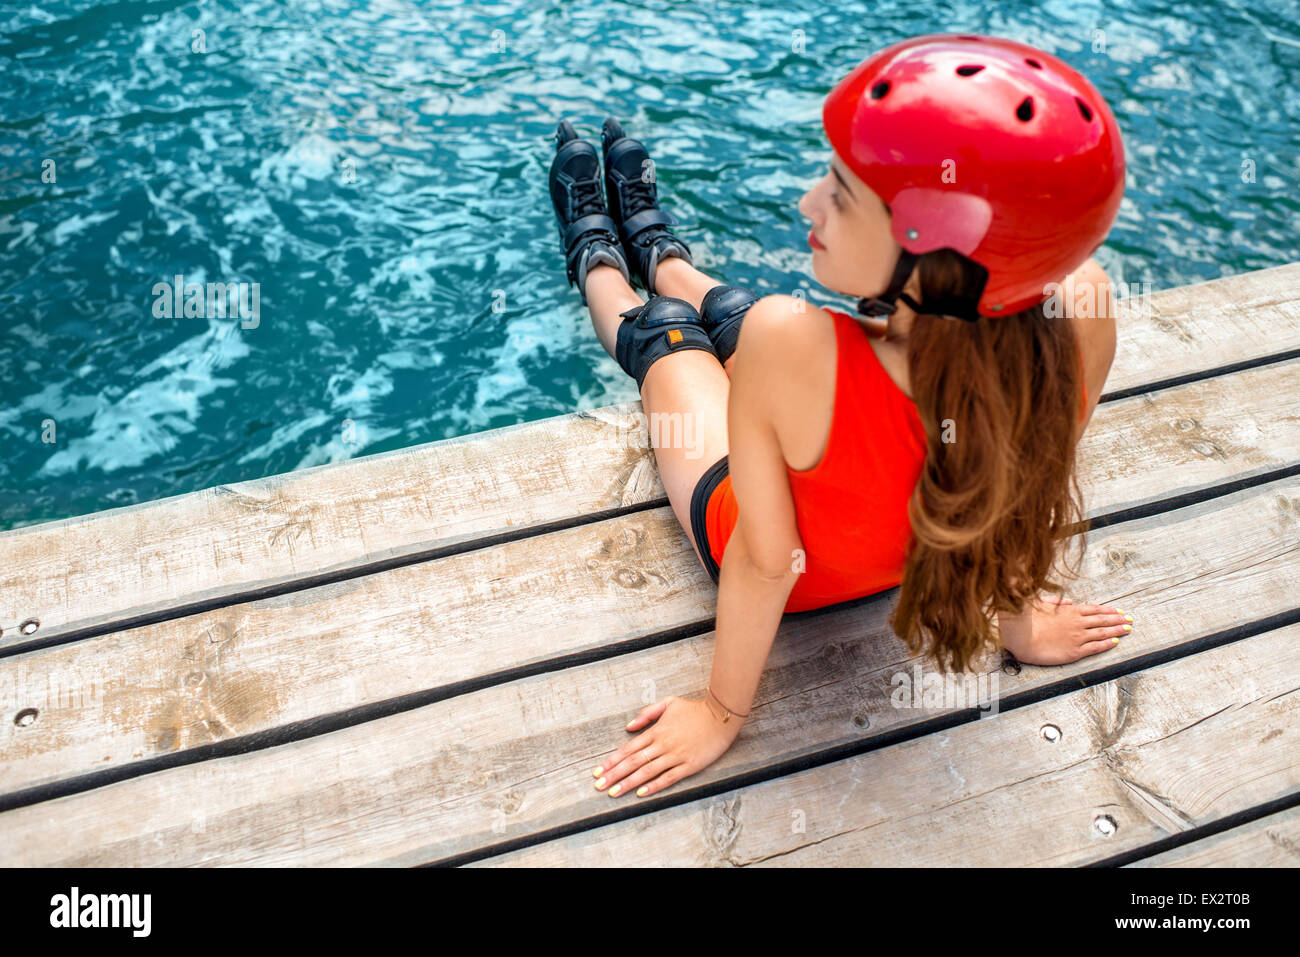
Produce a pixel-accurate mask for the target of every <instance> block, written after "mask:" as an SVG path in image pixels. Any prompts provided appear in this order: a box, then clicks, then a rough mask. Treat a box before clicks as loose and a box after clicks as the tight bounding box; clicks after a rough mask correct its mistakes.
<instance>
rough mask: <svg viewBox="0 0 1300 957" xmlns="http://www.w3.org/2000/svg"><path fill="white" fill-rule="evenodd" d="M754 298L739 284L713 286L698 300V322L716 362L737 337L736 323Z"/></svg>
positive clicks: (726, 356) (733, 346) (732, 348)
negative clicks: (711, 348)
mask: <svg viewBox="0 0 1300 957" xmlns="http://www.w3.org/2000/svg"><path fill="white" fill-rule="evenodd" d="M757 301H758V298H757V297H756V296H755V295H754V294H753V293H752V292H750V291H749V290H748V289H742V288H741V287H740V286H714V287H713V288H712V289H710V290H709V291H708V292H706V293H705V294H704V299H703V300H701V301H700V324H701V325H702V326H704V329H705V331H706V332H708V334H709V341H710V342H712V343H713V351H714V353H715V354H716V355H717V357H718V361H719V362H726V361H727V360H728V359H729V358H731V354H732V353H733V352H735V351H736V343H737V342H738V341H739V340H740V323H741V321H742V320H743V319H744V318H745V313H747V312H749V307H750V306H752V305H753V304H754V303H756V302H757Z"/></svg>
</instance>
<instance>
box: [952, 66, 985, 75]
mask: <svg viewBox="0 0 1300 957" xmlns="http://www.w3.org/2000/svg"><path fill="white" fill-rule="evenodd" d="M982 69H984V67H982V66H959V67H957V75H958V76H974V75H975V74H976V73H978V72H979V71H980V70H982Z"/></svg>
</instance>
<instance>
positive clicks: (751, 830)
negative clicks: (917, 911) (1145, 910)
mask: <svg viewBox="0 0 1300 957" xmlns="http://www.w3.org/2000/svg"><path fill="white" fill-rule="evenodd" d="M1243 676H1249V678H1248V679H1247V680H1243ZM1298 677H1300V625H1290V626H1287V627H1285V628H1280V629H1275V630H1273V631H1267V632H1264V633H1263V634H1259V635H1255V636H1253V637H1250V638H1245V639H1242V640H1240V641H1236V642H1232V643H1229V644H1226V645H1222V646H1220V647H1217V648H1213V649H1211V650H1208V651H1204V652H1201V653H1199V654H1194V655H1190V656H1188V657H1185V658H1180V659H1178V660H1176V661H1172V662H1169V663H1166V664H1163V665H1160V666H1158V667H1153V668H1149V669H1147V670H1145V671H1140V672H1135V673H1133V674H1129V675H1125V676H1123V677H1120V678H1116V679H1114V680H1111V681H1107V682H1104V683H1102V684H1099V685H1095V686H1093V687H1090V688H1085V689H1082V690H1080V691H1075V692H1073V693H1070V694H1066V695H1062V696H1060V697H1056V698H1051V699H1049V700H1047V701H1043V702H1040V703H1038V704H1033V705H1028V706H1025V707H1022V708H1018V709H1015V710H1013V711H1010V712H1004V713H1002V714H999V715H998V716H997V717H996V719H993V720H981V721H973V722H970V723H967V724H964V725H961V726H959V727H956V728H952V729H951V730H949V731H946V732H943V733H937V734H931V735H928V736H926V737H923V738H919V739H916V740H913V741H907V742H903V743H901V744H897V745H894V746H891V747H886V748H882V749H881V750H879V751H874V752H871V753H869V754H863V755H858V756H856V757H853V758H850V759H847V760H844V761H837V762H835V763H833V764H829V765H824V766H822V767H818V768H814V769H812V770H809V771H805V772H802V773H798V774H792V775H789V776H787V777H783V778H779V779H776V780H772V781H765V782H763V783H761V784H756V785H753V786H751V787H747V788H744V789H743V790H737V791H729V792H725V793H722V794H719V795H717V796H715V797H712V798H707V799H704V800H700V801H692V802H690V803H688V804H681V805H677V806H675V807H670V808H665V809H663V810H662V811H659V812H658V813H656V814H653V815H651V816H648V817H645V818H633V819H631V820H626V821H620V822H618V823H616V824H611V825H607V826H605V827H602V828H599V829H597V830H593V831H588V832H584V833H582V834H577V835H572V836H569V837H565V838H562V839H560V840H555V841H550V842H547V843H545V844H540V845H534V846H532V847H528V848H525V849H522V850H519V851H516V852H513V853H509V854H505V855H501V856H499V857H496V858H490V859H488V860H485V861H479V862H477V864H478V865H479V866H506V865H508V866H526V867H546V866H561V865H562V866H582V867H621V868H627V867H645V866H653V865H655V864H661V863H663V862H665V861H671V862H674V863H678V864H683V865H705V866H735V867H745V866H763V867H853V866H890V867H1061V866H1067V867H1073V866H1080V865H1083V864H1090V863H1096V862H1100V861H1105V860H1107V859H1109V858H1111V857H1114V856H1116V855H1119V854H1122V853H1126V852H1132V851H1133V850H1135V849H1140V848H1142V847H1143V846H1145V845H1148V844H1150V843H1152V842H1154V841H1157V840H1160V839H1162V838H1164V837H1166V836H1168V835H1170V834H1176V833H1181V832H1184V831H1187V830H1190V829H1192V828H1195V827H1201V826H1204V825H1206V824H1209V823H1212V822H1214V821H1216V820H1220V819H1222V818H1224V817H1226V816H1227V815H1229V814H1235V813H1240V812H1243V811H1247V810H1248V809H1250V808H1252V807H1256V806H1259V805H1261V804H1264V803H1266V802H1269V801H1273V800H1278V799H1280V798H1285V797H1287V796H1289V795H1294V794H1300V695H1298V694H1296V692H1297V691H1300V688H1297V686H1296V681H1297V678H1298ZM1047 728H1050V729H1054V730H1055V732H1056V735H1057V736H1056V739H1055V740H1054V741H1049V740H1047V739H1046V738H1045V737H1044V734H1043V729H1047ZM792 822H793V826H792Z"/></svg>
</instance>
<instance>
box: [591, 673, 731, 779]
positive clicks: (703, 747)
mask: <svg viewBox="0 0 1300 957" xmlns="http://www.w3.org/2000/svg"><path fill="white" fill-rule="evenodd" d="M651 721H653V722H654V724H653V725H652V726H650V727H648V728H646V730H645V731H642V732H641V733H640V734H638V735H637V736H636V737H635V738H633V739H632V740H631V741H629V742H627V743H626V744H624V745H623V746H622V747H621V748H619V749H618V750H617V751H615V752H614V754H613V756H611V757H609V758H607V759H606V760H604V761H602V762H601V763H600V765H599V766H598V767H597V768H596V770H595V771H594V772H592V773H593V776H594V777H596V778H598V779H599V780H597V781H596V789H597V790H602V789H604V788H605V787H607V786H609V790H608V791H607V792H606V793H607V794H609V796H610V797H618V796H619V795H620V794H626V793H627V792H628V791H632V790H635V789H637V788H639V787H640V786H641V785H642V784H645V791H644V792H642V793H640V794H639V795H638V796H639V797H646V796H647V795H650V794H654V793H656V792H658V791H662V790H663V789H664V788H666V787H669V786H671V785H673V784H676V783H677V782H678V781H680V780H681V779H682V778H685V777H689V776H690V775H692V774H694V773H695V772H696V771H700V770H703V769H704V768H707V767H708V766H709V765H710V764H712V763H713V762H714V761H716V760H717V759H718V758H720V757H721V756H722V755H723V754H725V753H726V750H727V749H728V748H729V747H731V742H733V741H734V740H736V735H738V734H739V733H740V727H741V725H742V724H744V721H743V720H741V719H738V718H732V719H731V720H730V721H727V722H725V723H724V722H722V721H720V720H719V719H718V717H717V716H716V715H715V714H714V713H713V712H712V711H711V710H709V706H708V704H706V703H705V702H704V701H695V700H693V699H690V698H678V697H677V696H675V695H670V696H669V697H667V698H664V699H663V700H662V701H659V702H656V703H655V704H652V705H649V706H648V707H646V708H645V709H644V710H643V711H642V712H641V713H640V714H638V715H637V716H636V717H635V718H633V719H632V720H631V721H630V722H629V723H628V726H627V728H628V730H629V731H636V730H637V729H639V728H644V727H645V726H646V724H647V722H651ZM647 782H648V783H647Z"/></svg>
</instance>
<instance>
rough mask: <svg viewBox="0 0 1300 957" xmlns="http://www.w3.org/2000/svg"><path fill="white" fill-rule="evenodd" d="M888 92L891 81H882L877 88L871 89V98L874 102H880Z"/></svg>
mask: <svg viewBox="0 0 1300 957" xmlns="http://www.w3.org/2000/svg"><path fill="white" fill-rule="evenodd" d="M888 92H889V81H888V80H881V81H880V82H879V83H877V84H876V85H875V86H873V87H872V88H871V98H872V99H873V100H878V99H880V98H881V97H882V96H884V95H885V94H886V93H888Z"/></svg>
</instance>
